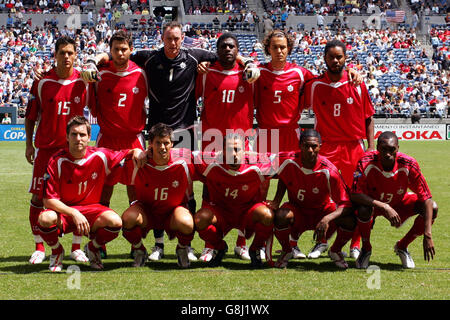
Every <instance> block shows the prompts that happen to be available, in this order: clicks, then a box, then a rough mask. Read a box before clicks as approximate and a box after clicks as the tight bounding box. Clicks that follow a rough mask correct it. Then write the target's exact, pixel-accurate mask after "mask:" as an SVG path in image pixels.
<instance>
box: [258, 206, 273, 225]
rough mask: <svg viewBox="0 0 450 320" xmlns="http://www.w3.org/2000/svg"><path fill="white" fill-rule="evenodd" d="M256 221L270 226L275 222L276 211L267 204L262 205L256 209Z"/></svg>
mask: <svg viewBox="0 0 450 320" xmlns="http://www.w3.org/2000/svg"><path fill="white" fill-rule="evenodd" d="M254 214H255V216H256V221H257V222H259V223H261V224H263V225H265V226H269V225H271V224H272V223H273V219H274V213H273V211H272V210H271V209H269V208H268V207H266V206H260V207H258V208H256V210H255V213H254Z"/></svg>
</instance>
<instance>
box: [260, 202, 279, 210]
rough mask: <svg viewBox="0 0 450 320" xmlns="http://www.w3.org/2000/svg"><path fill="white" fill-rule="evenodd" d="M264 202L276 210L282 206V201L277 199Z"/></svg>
mask: <svg viewBox="0 0 450 320" xmlns="http://www.w3.org/2000/svg"><path fill="white" fill-rule="evenodd" d="M264 203H265V204H266V206H268V207H269V208H270V209H272V210H273V211H276V210H278V209H279V208H280V203H279V202H277V201H275V200H266V201H264Z"/></svg>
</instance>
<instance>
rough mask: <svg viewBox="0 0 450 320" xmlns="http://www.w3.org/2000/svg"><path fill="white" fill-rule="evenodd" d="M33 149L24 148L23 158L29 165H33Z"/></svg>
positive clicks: (30, 147)
mask: <svg viewBox="0 0 450 320" xmlns="http://www.w3.org/2000/svg"><path fill="white" fill-rule="evenodd" d="M34 153H35V150H34V147H33V146H27V147H26V148H25V158H26V159H27V161H28V163H29V164H33V163H34Z"/></svg>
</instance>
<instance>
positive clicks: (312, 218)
mask: <svg viewBox="0 0 450 320" xmlns="http://www.w3.org/2000/svg"><path fill="white" fill-rule="evenodd" d="M320 147H321V137H320V134H319V133H318V132H317V131H315V130H312V129H309V130H306V131H304V132H303V133H302V134H301V136H300V151H296V152H282V153H280V168H279V170H278V178H279V180H280V182H281V183H279V184H278V188H277V193H276V196H275V199H274V201H273V206H274V207H275V208H278V206H279V204H280V202H281V201H282V199H283V196H284V193H285V191H286V189H287V191H288V199H289V202H287V203H285V204H283V205H282V206H281V208H279V209H278V210H277V211H276V213H275V219H274V221H275V236H276V238H277V239H278V241H279V242H280V243H281V246H282V252H281V255H280V256H279V258H278V261H277V262H276V263H275V265H276V266H277V267H286V266H287V264H288V261H289V259H290V258H291V257H292V255H293V252H292V248H291V244H290V241H289V236H290V235H291V234H292V235H294V237H295V238H298V237H299V236H300V235H301V234H302V233H303V232H304V231H306V230H315V232H314V238H315V240H316V241H326V239H329V238H330V237H331V235H332V234H333V233H334V232H335V231H336V229H337V237H336V240H335V242H334V244H333V246H332V247H331V248H330V250H329V252H328V254H329V256H330V258H331V259H332V260H333V261H334V262H335V264H336V265H337V266H338V267H339V268H344V269H346V268H348V265H347V263H346V262H345V260H344V257H343V255H342V253H341V249H342V247H343V246H344V245H345V243H346V242H347V241H349V240H350V238H351V237H352V234H353V229H354V228H355V221H354V215H353V210H352V204H351V202H350V197H349V193H348V188H347V186H346V185H345V183H344V181H343V179H342V176H341V175H340V173H339V171H338V170H337V168H336V167H335V166H334V165H333V164H332V163H331V162H330V161H328V160H327V159H326V158H325V157H324V156H322V155H319V151H320Z"/></svg>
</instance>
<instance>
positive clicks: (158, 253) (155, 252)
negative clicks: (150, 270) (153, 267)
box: [148, 246, 164, 261]
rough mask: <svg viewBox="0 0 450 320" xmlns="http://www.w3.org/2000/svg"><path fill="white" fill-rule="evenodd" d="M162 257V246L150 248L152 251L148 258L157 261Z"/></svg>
mask: <svg viewBox="0 0 450 320" xmlns="http://www.w3.org/2000/svg"><path fill="white" fill-rule="evenodd" d="M162 258H164V248H161V247H158V246H154V247H153V248H152V253H151V254H150V255H149V256H148V260H151V261H158V260H161V259H162Z"/></svg>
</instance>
